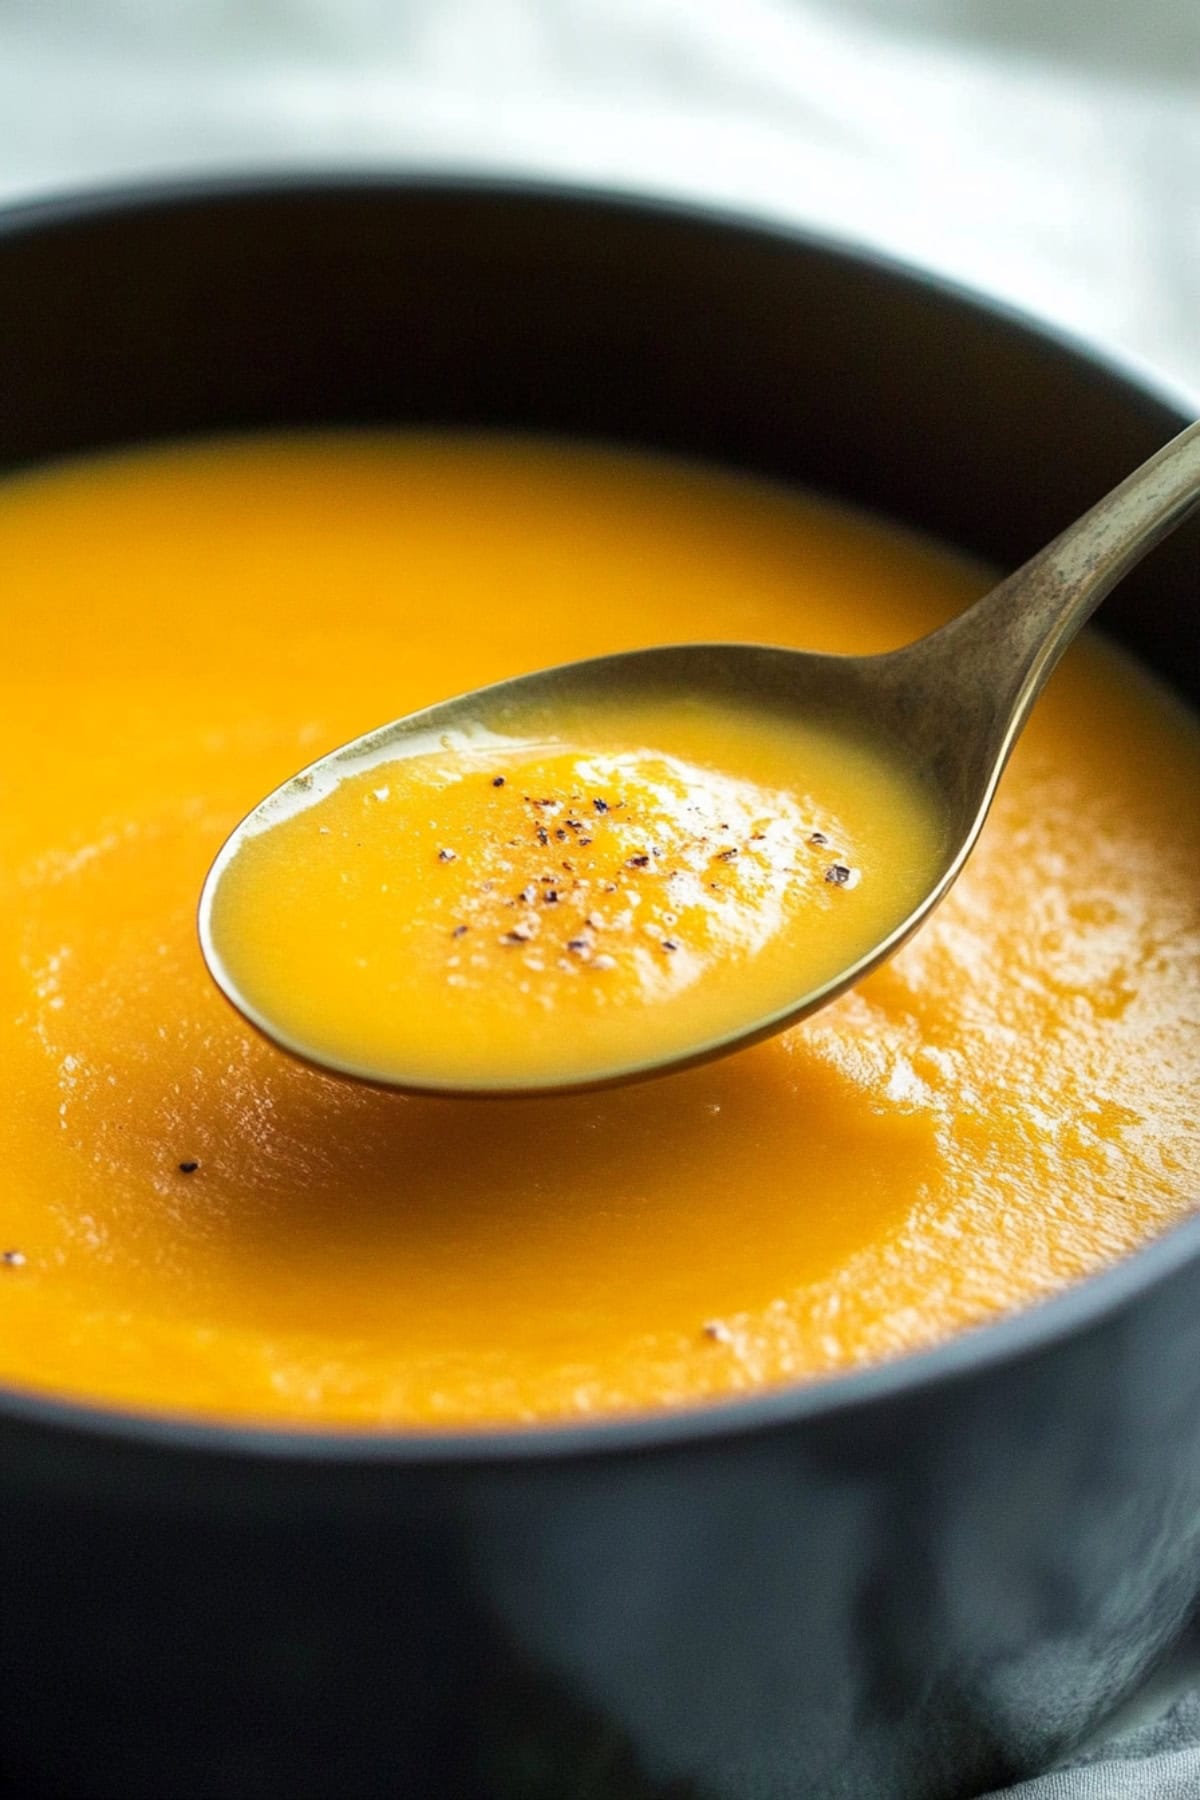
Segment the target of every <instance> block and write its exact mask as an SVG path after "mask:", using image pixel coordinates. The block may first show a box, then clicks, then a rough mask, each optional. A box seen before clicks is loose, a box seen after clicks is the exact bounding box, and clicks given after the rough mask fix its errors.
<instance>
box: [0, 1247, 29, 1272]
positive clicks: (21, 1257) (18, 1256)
mask: <svg viewBox="0 0 1200 1800" xmlns="http://www.w3.org/2000/svg"><path fill="white" fill-rule="evenodd" d="M0 1263H3V1264H4V1266H5V1268H6V1269H23V1268H24V1267H25V1252H24V1251H23V1250H4V1251H0Z"/></svg>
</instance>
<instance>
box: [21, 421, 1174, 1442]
mask: <svg viewBox="0 0 1200 1800" xmlns="http://www.w3.org/2000/svg"><path fill="white" fill-rule="evenodd" d="M985 585H986V576H985V575H984V573H983V572H982V571H980V570H979V569H977V568H973V567H971V566H969V565H968V564H966V563H964V562H963V561H961V560H960V559H958V558H957V557H954V556H951V555H949V554H947V553H945V552H943V551H941V550H939V549H938V548H936V547H934V546H932V545H929V544H926V543H923V542H921V541H918V540H917V539H915V538H913V537H910V536H908V535H906V534H904V533H902V532H899V531H897V530H894V529H892V528H890V527H888V526H885V525H882V524H879V523H876V522H873V521H870V520H867V519H864V518H862V517H859V516H857V515H855V514H853V513H850V512H847V511H842V510H840V509H835V508H833V507H831V506H829V505H827V504H826V503H824V502H820V501H817V500H814V499H811V498H806V497H804V496H797V495H794V494H787V493H784V492H782V491H779V490H774V489H771V488H769V487H766V486H762V485H758V484H756V483H753V482H750V481H743V480H740V479H737V478H735V477H731V476H727V475H722V474H719V473H715V472H711V471H705V470H701V469H697V468H691V467H687V466H682V465H678V464H673V463H670V462H666V461H658V460H654V459H650V458H640V457H635V456H632V455H628V454H623V453H622V454H617V453H609V452H605V451H601V450H590V449H585V448H577V447H569V446H563V445H553V444H540V443H536V442H524V441H507V440H500V439H490V440H489V439H475V440H472V439H466V438H456V437H430V436H399V435H397V436H383V435H380V436H368V435H361V436H313V437H309V438H292V439H257V440H255V439H249V440H243V441H240V442H229V443H221V444H214V445H199V446H190V447H186V448H178V449H159V450H154V451H148V452H145V453H138V454H131V455H128V456H123V457H117V458H113V459H111V460H107V461H103V462H94V463H90V464H84V463H80V464H79V465H76V466H70V467H64V468H61V469H50V470H46V471H43V472H40V473H36V474H33V475H29V476H26V477H23V478H21V479H18V480H14V481H12V482H10V483H9V484H8V486H7V487H6V488H5V489H4V490H3V491H2V492H0V592H2V593H3V595H4V601H3V605H4V608H5V617H4V630H5V641H6V646H7V655H6V656H5V658H4V659H3V662H2V663H0V689H2V702H3V703H2V705H0V743H2V744H3V751H4V754H3V756H2V757H0V771H2V773H0V1066H2V1067H3V1069H4V1071H5V1084H6V1090H7V1091H6V1104H5V1107H4V1109H3V1112H2V1114H0V1237H2V1242H0V1249H2V1250H3V1251H4V1253H5V1255H4V1260H3V1261H2V1262H0V1377H2V1378H4V1379H6V1380H8V1381H9V1382H11V1383H13V1384H16V1385H18V1386H21V1387H25V1388H29V1389H36V1390H40V1391H50V1392H54V1393H58V1394H62V1395H66V1396H71V1397H86V1398H91V1399H96V1400H103V1401H110V1402H118V1403H121V1404H125V1405H130V1404H131V1405H135V1406H144V1407H153V1408H159V1409H166V1410H169V1411H173V1412H179V1411H184V1412H193V1413H200V1414H207V1415H210V1416H214V1415H215V1416H225V1417H238V1418H256V1419H260V1420H268V1421H270V1420H274V1421H277V1422H289V1423H299V1424H311V1425H314V1426H315V1425H323V1424H334V1423H342V1424H353V1425H358V1426H371V1425H379V1426H386V1425H401V1426H404V1425H415V1426H449V1425H454V1426H478V1425H483V1424H487V1423H492V1422H509V1421H518V1420H553V1419H561V1418H566V1417H578V1416H580V1415H591V1414H596V1413H605V1412H622V1411H627V1410H630V1409H640V1408H652V1407H658V1406H662V1405H677V1404H681V1403H686V1402H697V1401H702V1400H705V1399H707V1398H710V1397H714V1396H719V1395H726V1394H729V1393H732V1392H735V1391H744V1390H747V1389H753V1388H757V1387H760V1386H763V1385H767V1384H773V1383H779V1382H784V1381H788V1380H792V1379H796V1378H803V1377H811V1376H814V1375H818V1374H821V1373H823V1372H826V1371H829V1370H831V1369H838V1368H844V1367H848V1366H851V1365H855V1364H859V1363H863V1362H866V1361H870V1360H873V1359H878V1358H882V1357H887V1356H892V1355H895V1354H896V1353H898V1352H901V1351H904V1350H906V1349H911V1348H913V1347H915V1346H919V1345H923V1344H927V1343H929V1342H931V1341H933V1340H936V1339H939V1338H942V1337H944V1336H946V1335H947V1334H949V1333H951V1332H954V1331H957V1330H960V1329H962V1328H964V1327H967V1326H970V1325H974V1324H978V1323H980V1322H982V1321H984V1320H986V1319H988V1318H990V1317H992V1316H994V1315H995V1314H996V1313H997V1312H1000V1311H1002V1310H1004V1309H1006V1308H1011V1307H1014V1306H1020V1305H1023V1304H1026V1303H1028V1302H1030V1301H1033V1300H1035V1299H1037V1298H1038V1297H1039V1296H1042V1295H1045V1294H1047V1293H1048V1292H1051V1291H1053V1290H1055V1289H1056V1288H1059V1287H1061V1286H1062V1285H1063V1284H1064V1283H1067V1282H1070V1281H1073V1280H1075V1279H1077V1278H1079V1277H1080V1276H1082V1275H1085V1274H1086V1273H1088V1272H1089V1271H1091V1270H1093V1269H1095V1268H1097V1267H1098V1266H1100V1265H1102V1264H1104V1263H1106V1262H1107V1261H1109V1260H1111V1259H1112V1258H1113V1257H1116V1256H1119V1255H1121V1254H1123V1253H1125V1252H1127V1251H1129V1250H1131V1249H1132V1248H1134V1247H1135V1246H1136V1245H1138V1244H1139V1243H1141V1242H1142V1241H1144V1240H1145V1239H1146V1238H1147V1237H1148V1236H1150V1235H1152V1234H1153V1233H1155V1232H1157V1231H1159V1230H1161V1229H1163V1228H1164V1227H1166V1226H1168V1225H1169V1224H1171V1223H1172V1222H1173V1221H1175V1220H1177V1219H1178V1218H1180V1217H1181V1216H1182V1215H1183V1214H1184V1213H1185V1212H1186V1211H1187V1210H1188V1209H1189V1206H1190V1204H1191V1200H1192V1196H1194V1195H1195V1194H1196V1192H1197V1191H1198V1189H1200V1142H1198V1139H1197V1134H1196V1131H1195V1125H1194V1120H1195V1116H1196V1110H1197V1100H1198V1098H1200V1093H1198V1089H1200V1081H1198V1076H1200V818H1198V817H1197V810H1196V807H1195V804H1194V801H1195V794H1196V791H1197V786H1198V782H1200V733H1198V731H1197V727H1196V724H1195V722H1194V720H1192V719H1191V718H1190V717H1188V716H1187V715H1185V714H1184V713H1183V712H1182V710H1180V709H1179V708H1177V707H1176V705H1175V704H1174V702H1172V701H1171V700H1170V699H1169V698H1168V697H1167V696H1166V695H1165V694H1164V693H1163V692H1162V690H1160V689H1159V688H1157V687H1156V686H1155V685H1154V684H1152V683H1151V682H1150V680H1149V679H1147V678H1145V677H1144V676H1142V675H1141V674H1140V673H1138V672H1137V671H1136V670H1135V669H1134V668H1133V667H1132V666H1131V665H1130V664H1129V663H1128V662H1127V661H1125V660H1124V659H1123V658H1120V657H1119V656H1118V655H1117V654H1116V653H1115V652H1113V651H1111V650H1109V649H1107V648H1105V647H1104V646H1103V645H1102V644H1101V643H1100V642H1098V641H1097V640H1094V639H1093V640H1091V641H1085V642H1082V643H1080V644H1079V645H1077V646H1076V647H1075V649H1073V650H1072V652H1071V653H1070V655H1069V657H1068V659H1067V661H1066V662H1065V663H1064V665H1063V667H1062V669H1061V670H1060V671H1059V673H1058V674H1057V675H1056V677H1055V678H1054V681H1053V682H1052V684H1051V687H1050V689H1049V691H1048V692H1047V694H1046V696H1045V698H1044V699H1043V701H1042V702H1041V703H1040V704H1039V707H1038V709H1037V713H1036V715H1035V718H1034V720H1033V723H1032V724H1031V726H1030V727H1029V730H1028V732H1027V734H1026V736H1025V738H1024V739H1023V741H1022V743H1021V745H1020V746H1019V748H1018V751H1017V754H1016V756H1015V758H1014V761H1013V763H1012V765H1011V767H1010V770H1009V772H1008V774H1007V775H1006V777H1005V780H1004V783H1003V786H1002V790H1001V794H1000V797H999V799H998V801H997V804H996V808H995V810H994V813H993V816H992V819H991V821H990V822H989V825H988V827H987V830H986V832H985V834H984V839H983V842H982V844H981V846H980V849H979V851H978V852H977V854H976V856H975V857H974V859H973V861H972V863H971V865H970V867H969V869H968V871H967V873H966V874H965V875H964V877H963V879H962V881H961V882H960V884H959V886H958V888H957V889H956V890H955V892H954V894H953V895H952V896H951V898H950V899H949V900H948V901H947V902H946V904H945V905H944V906H943V907H942V908H941V910H940V911H939V912H938V914H937V915H936V917H935V919H934V920H933V922H932V923H931V924H930V925H929V927H928V928H927V929H925V930H924V931H923V932H922V933H921V934H920V935H919V936H918V937H917V938H916V939H914V940H913V942H912V943H911V944H910V945H909V946H908V947H907V948H906V949H905V950H904V951H903V952H902V953H901V954H900V955H899V956H898V957H897V958H896V959H895V960H894V961H893V962H892V963H891V964H889V965H888V966H887V967H886V968H885V969H883V970H882V971H881V972H879V973H878V974H876V975H874V976H872V977H871V978H870V979H869V980H868V981H867V982H866V983H864V984H863V986H862V987H861V988H860V989H858V990H857V991H855V992H853V993H851V994H850V995H848V996H846V997H845V998H843V999H842V1000H840V1001H838V1002H837V1003H835V1004H834V1005H833V1006H832V1007H830V1008H829V1009H827V1010H826V1011H825V1012H824V1013H822V1014H820V1015H819V1016H817V1017H816V1018H814V1019H812V1020H811V1021H809V1022H807V1023H805V1024H803V1025H801V1026H799V1027H797V1028H796V1029H794V1030H793V1031H792V1032H790V1033H789V1034H787V1035H786V1036H784V1037H781V1038H778V1039H776V1040H773V1041H771V1042H768V1043H765V1044H763V1045H761V1046H759V1047H757V1048H755V1049H752V1050H750V1051H746V1052H744V1053H742V1054H741V1055H738V1056H735V1057H732V1058H729V1059H727V1060H726V1061H724V1062H720V1063H716V1064H713V1065H710V1066H707V1067H703V1068H700V1069H697V1070H694V1071H691V1072H688V1073H685V1074H682V1075H678V1076H674V1077H671V1078H669V1079H666V1080H663V1081H659V1082H652V1083H648V1084H644V1085H640V1086H633V1087H625V1088H616V1089H611V1090H608V1091H606V1092H603V1093H596V1094H592V1095H585V1096H581V1097H578V1098H558V1099H547V1100H517V1101H511V1102H489V1101H484V1100H479V1101H474V1100H465V1101H464V1100H420V1099H412V1098H405V1097H401V1096H398V1095H394V1094H388V1093H383V1092H379V1091H375V1090H372V1089H368V1088H364V1087H362V1086H357V1085H353V1084H350V1083H343V1082H340V1081H338V1080H336V1079H333V1078H331V1077H328V1076H325V1075H321V1074H318V1073H316V1072H314V1071H313V1070H311V1069H309V1068H307V1067H304V1066H303V1065H301V1064H299V1063H297V1062H295V1061H292V1060H290V1059H289V1058H287V1057H286V1056H284V1055H282V1054H281V1053H280V1052H279V1051H278V1050H276V1049H274V1048H272V1047H271V1046H270V1045H269V1044H268V1043H266V1042H265V1041H264V1040H263V1039H262V1038H260V1037H259V1036H258V1035H257V1034H256V1033H255V1032H253V1031H252V1030H251V1029H250V1028H249V1027H248V1026H247V1025H246V1024H245V1023H244V1021H242V1020H241V1019H240V1018H239V1017H238V1015H237V1014H235V1013H234V1012H233V1011H232V1009H231V1008H230V1007H229V1006H228V1005H227V1003H226V1002H225V1001H224V1000H223V998H222V997H221V996H220V994H219V993H218V992H217V991H216V989H215V987H214V986H213V984H212V983H211V981H210V980H209V978H208V976H207V974H206V972H205V970H204V968H203V965H202V962H201V959H200V954H199V950H198V946H197V942H196V934H195V907H196V899H197V895H198V892H199V889H200V885H201V882H202V880H203V877H204V874H205V871H206V869H207V867H208V865H209V863H210V862H211V860H212V857H213V855H214V854H215V852H216V850H217V848H218V847H219V845H220V844H221V842H222V841H223V839H224V837H225V836H226V834H227V833H228V831H229V830H230V829H231V828H232V826H233V825H234V824H235V823H236V821H237V819H238V818H239V817H240V816H241V815H242V814H243V813H244V812H245V811H246V810H247V808H248V807H249V806H251V805H252V804H253V803H254V802H255V801H256V800H257V799H258V798H260V797H261V796H262V795H263V794H265V793H266V792H268V791H269V790H270V789H271V788H273V787H274V786H276V785H277V784H278V783H279V782H281V781H282V780H283V779H285V778H286V777H287V776H288V775H289V774H290V773H292V772H293V771H294V770H295V769H297V768H299V767H300V766H302V765H303V764H305V763H308V762H310V761H312V760H313V759H314V758H315V757H317V756H319V755H320V754H322V753H323V752H324V751H326V750H328V749H330V748H332V747H333V746H334V745H336V744H338V743H340V742H342V741H344V740H345V739H347V738H350V737H353V736H355V735H357V734H358V733H359V732H361V731H362V730H364V729H366V728H368V727H370V726H372V725H375V724H378V723H381V722H383V721H384V720H386V719H388V718H391V717H394V716H396V715H397V714H400V713H403V712H406V711H409V710H411V709H413V708H415V707H418V706H421V705H423V704H426V703H428V702H431V701H433V700H436V699H438V698H441V697H442V696H444V695H446V694H448V693H453V692H457V691H461V690H462V689H464V688H466V687H471V686H475V685H479V684H482V683H486V682H491V681H496V680H499V679H501V678H503V677H505V676H509V675H514V674H517V673H520V672H522V671H523V670H525V669H528V668H530V667H535V666H540V665H546V664H551V663H554V662H560V661H567V660H570V659H572V658H575V657H582V656H588V655H593V654H600V653H602V652H605V651H610V650H615V649H621V648H628V647H633V646H636V645H639V644H650V643H655V642H663V641H672V640H674V641H679V640H685V639H703V638H707V639H718V638H743V639H754V640H759V641H777V642H781V643H789V642H790V643H795V644H803V645H814V646H820V647H825V648H830V649H837V650H845V651H854V650H869V649H881V648H884V647H886V646H888V645H892V644H896V643H900V642H902V641H904V640H906V639H909V638H912V637H914V636H916V635H918V634H919V633H920V632H922V631H924V630H926V629H928V628H929V627H930V626H932V625H934V624H936V623H937V622H939V621H940V620H941V619H943V618H945V617H947V616H948V615H949V614H951V613H953V612H954V611H956V610H958V609H959V608H961V607H962V606H963V605H964V604H965V603H966V602H967V601H968V600H970V599H971V598H972V597H973V596H974V595H975V594H976V593H978V592H979V591H980V590H981V589H982V587H983V586H985Z"/></svg>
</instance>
